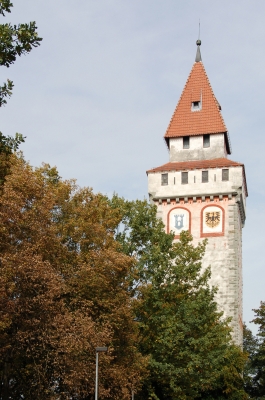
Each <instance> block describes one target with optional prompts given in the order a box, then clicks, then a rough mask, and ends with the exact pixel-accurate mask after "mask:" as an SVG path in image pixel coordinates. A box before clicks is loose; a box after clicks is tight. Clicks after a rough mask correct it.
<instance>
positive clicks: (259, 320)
mask: <svg viewBox="0 0 265 400" xmlns="http://www.w3.org/2000/svg"><path fill="white" fill-rule="evenodd" d="M254 312H255V314H256V315H255V318H254V319H253V321H252V322H254V324H256V325H259V330H258V334H257V336H256V337H255V336H253V334H252V332H251V331H250V330H249V329H248V328H245V338H244V346H245V350H246V351H247V352H248V355H249V358H248V363H247V365H246V369H245V386H246V391H247V392H248V394H249V395H250V397H251V398H253V399H263V398H265V302H263V301H262V302H261V303H260V307H259V308H258V309H255V310H254Z"/></svg>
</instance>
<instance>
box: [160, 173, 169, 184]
mask: <svg viewBox="0 0 265 400" xmlns="http://www.w3.org/2000/svg"><path fill="white" fill-rule="evenodd" d="M161 185H162V186H166V185H168V174H162V175H161Z"/></svg>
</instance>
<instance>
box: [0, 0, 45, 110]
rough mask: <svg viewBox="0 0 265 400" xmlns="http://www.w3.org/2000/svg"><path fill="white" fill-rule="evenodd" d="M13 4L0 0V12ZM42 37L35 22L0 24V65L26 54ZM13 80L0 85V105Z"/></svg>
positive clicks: (6, 64)
mask: <svg viewBox="0 0 265 400" xmlns="http://www.w3.org/2000/svg"><path fill="white" fill-rule="evenodd" d="M11 7H13V4H12V3H11V2H10V0H0V14H1V15H3V16H5V13H10V12H11ZM41 41H42V38H40V37H39V36H38V33H37V26H36V23H35V22H30V23H28V24H18V25H14V26H12V25H11V24H9V23H7V24H0V65H3V66H5V67H10V65H12V64H13V63H14V62H15V61H16V58H17V56H21V55H22V54H28V53H29V52H30V51H31V50H32V49H33V47H37V46H39V45H40V42H41ZM13 86H14V85H13V82H12V81H10V80H9V79H8V80H7V82H5V83H4V84H3V86H1V87H0V107H2V106H3V105H5V104H6V98H9V97H10V96H11V94H12V89H13Z"/></svg>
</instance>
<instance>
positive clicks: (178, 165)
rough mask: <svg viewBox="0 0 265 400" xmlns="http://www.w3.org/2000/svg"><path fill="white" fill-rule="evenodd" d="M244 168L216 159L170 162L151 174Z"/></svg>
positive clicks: (153, 169) (227, 160) (233, 162)
mask: <svg viewBox="0 0 265 400" xmlns="http://www.w3.org/2000/svg"><path fill="white" fill-rule="evenodd" d="M242 166H243V167H244V164H241V163H238V162H236V161H232V160H229V159H228V158H214V159H213V160H199V161H180V162H169V163H167V164H164V165H161V166H160V167H157V168H152V169H149V170H148V171H146V172H147V174H148V173H149V172H164V171H185V170H192V169H208V168H225V167H242Z"/></svg>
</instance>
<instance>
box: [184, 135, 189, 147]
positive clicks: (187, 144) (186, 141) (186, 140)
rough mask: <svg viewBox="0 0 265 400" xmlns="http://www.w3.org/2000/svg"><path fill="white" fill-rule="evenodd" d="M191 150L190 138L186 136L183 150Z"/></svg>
mask: <svg viewBox="0 0 265 400" xmlns="http://www.w3.org/2000/svg"><path fill="white" fill-rule="evenodd" d="M189 148H190V137H189V136H184V138H183V149H189Z"/></svg>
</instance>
